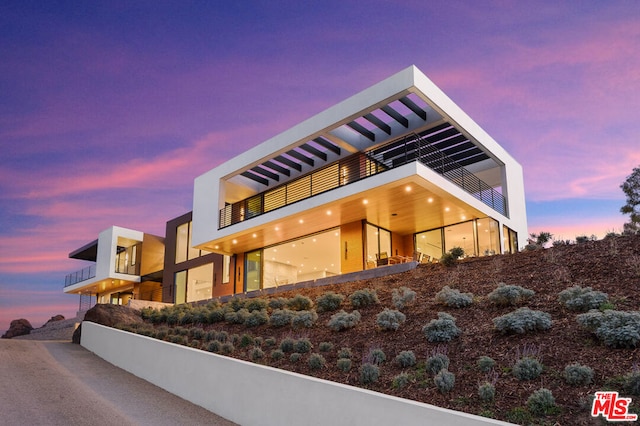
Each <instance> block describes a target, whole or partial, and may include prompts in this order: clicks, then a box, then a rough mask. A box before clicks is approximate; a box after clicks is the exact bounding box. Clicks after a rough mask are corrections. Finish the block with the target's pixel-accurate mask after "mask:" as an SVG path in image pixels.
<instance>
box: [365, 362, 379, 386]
mask: <svg viewBox="0 0 640 426" xmlns="http://www.w3.org/2000/svg"><path fill="white" fill-rule="evenodd" d="M379 378H380V368H379V367H378V366H377V365H375V364H371V363H369V362H365V363H364V364H362V365H361V366H360V383H362V384H363V385H368V384H371V383H375V382H377V381H378V379H379Z"/></svg>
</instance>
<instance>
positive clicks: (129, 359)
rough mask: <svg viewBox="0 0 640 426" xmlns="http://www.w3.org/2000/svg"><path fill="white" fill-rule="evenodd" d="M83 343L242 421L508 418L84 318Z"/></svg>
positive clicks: (405, 422) (371, 423) (479, 421)
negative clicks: (240, 357)
mask: <svg viewBox="0 0 640 426" xmlns="http://www.w3.org/2000/svg"><path fill="white" fill-rule="evenodd" d="M81 344H82V346H84V347H85V348H86V349H88V350H90V351H91V352H94V353H95V354H96V355H98V356H99V357H101V358H103V359H105V360H106V361H108V362H110V363H111V364H113V365H115V366H117V367H120V368H122V369H124V370H126V371H128V372H130V373H132V374H134V375H136V376H138V377H141V378H143V379H145V380H147V381H149V382H151V383H153V384H155V385H156V386H159V387H161V388H163V389H165V390H167V391H169V392H171V393H173V394H175V395H178V396H179V397H181V398H183V399H186V400H188V401H191V402H193V403H194V404H197V405H200V406H202V407H204V408H206V409H207V410H209V411H212V412H214V413H216V414H218V415H220V416H222V417H224V418H227V419H229V420H231V421H233V422H235V423H238V424H240V425H243V426H251V425H260V426H267V425H278V426H282V425H300V424H304V425H350V426H357V425H363V426H364V425H366V426H375V425H381V426H389V425H402V426H409V425H448V426H449V425H451V426H462V425H465V426H466V425H471V426H475V425H478V426H480V425H482V426H486V425H507V424H508V423H504V422H499V421H496V420H492V419H487V418H484V417H479V416H474V415H470V414H465V413H460V412H457V411H452V410H447V409H444V408H439V407H435V406H432V405H428V404H423V403H420V402H415V401H410V400H406V399H401V398H396V397H393V396H388V395H384V394H381V393H378V392H372V391H368V390H365V389H359V388H356V387H353V386H347V385H343V384H339V383H334V382H329V381H326V380H320V379H316V378H313V377H308V376H303V375H300V374H296V373H291V372H288V371H283V370H278V369H275V368H271V367H266V366H263V365H258V364H253V363H249V362H245V361H240V360H236V359H233V358H228V357H224V356H220V355H216V354H212V353H209V352H206V351H202V350H197V349H192V348H188V347H185V346H181V345H176V344H173V343H168V342H164V341H161V340H157V339H152V338H149V337H145V336H140V335H136V334H132V333H127V332H124V331H121V330H116V329H113V328H109V327H104V326H102V325H99V324H95V323H92V322H86V321H85V322H83V323H82V341H81Z"/></svg>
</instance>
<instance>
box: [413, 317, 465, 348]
mask: <svg viewBox="0 0 640 426" xmlns="http://www.w3.org/2000/svg"><path fill="white" fill-rule="evenodd" d="M422 333H424V335H425V337H426V338H427V340H428V341H430V342H448V341H450V340H451V339H453V338H455V337H458V336H459V335H460V329H459V328H458V327H457V326H456V319H455V318H454V317H452V316H451V315H449V314H448V313H446V312H438V319H432V320H431V321H429V323H428V324H427V325H425V326H424V327H422Z"/></svg>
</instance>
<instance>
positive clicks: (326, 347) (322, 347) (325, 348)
mask: <svg viewBox="0 0 640 426" xmlns="http://www.w3.org/2000/svg"><path fill="white" fill-rule="evenodd" d="M332 349H333V343H331V342H320V344H319V345H318V350H319V351H320V352H329V351H331V350H332Z"/></svg>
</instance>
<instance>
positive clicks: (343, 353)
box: [338, 348, 353, 359]
mask: <svg viewBox="0 0 640 426" xmlns="http://www.w3.org/2000/svg"><path fill="white" fill-rule="evenodd" d="M338 358H345V359H351V358H353V353H352V352H351V349H350V348H341V349H340V350H339V351H338Z"/></svg>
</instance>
